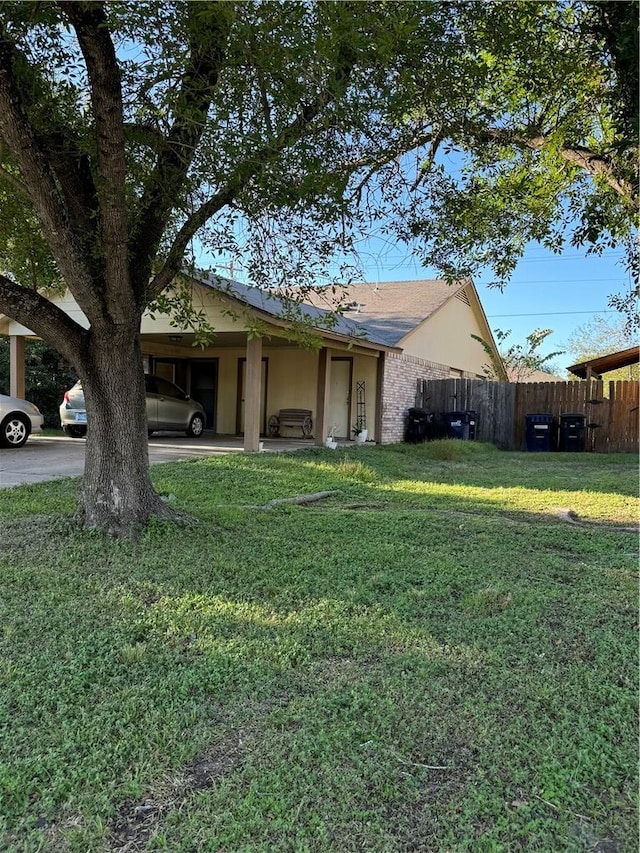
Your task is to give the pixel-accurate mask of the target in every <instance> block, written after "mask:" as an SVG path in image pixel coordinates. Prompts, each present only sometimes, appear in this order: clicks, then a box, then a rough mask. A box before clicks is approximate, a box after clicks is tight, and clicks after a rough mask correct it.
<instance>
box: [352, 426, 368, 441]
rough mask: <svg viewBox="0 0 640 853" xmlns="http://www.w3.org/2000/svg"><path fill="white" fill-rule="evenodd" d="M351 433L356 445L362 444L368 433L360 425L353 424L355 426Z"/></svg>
mask: <svg viewBox="0 0 640 853" xmlns="http://www.w3.org/2000/svg"><path fill="white" fill-rule="evenodd" d="M352 431H353V436H354V438H355V440H356V444H364V443H365V441H366V440H367V437H368V435H369V431H368V430H367V429H365V428H364V427H363V426H360V424H355V426H354V427H353V428H352Z"/></svg>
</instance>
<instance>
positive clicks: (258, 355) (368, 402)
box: [0, 273, 493, 451]
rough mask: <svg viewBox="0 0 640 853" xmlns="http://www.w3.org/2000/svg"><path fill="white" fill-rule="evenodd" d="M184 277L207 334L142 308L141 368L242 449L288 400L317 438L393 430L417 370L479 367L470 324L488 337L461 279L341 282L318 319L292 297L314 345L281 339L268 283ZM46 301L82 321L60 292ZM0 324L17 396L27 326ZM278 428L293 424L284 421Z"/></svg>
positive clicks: (282, 310)
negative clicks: (207, 337) (202, 338)
mask: <svg viewBox="0 0 640 853" xmlns="http://www.w3.org/2000/svg"><path fill="white" fill-rule="evenodd" d="M189 284H190V286H191V292H192V300H193V305H194V308H195V309H196V310H198V311H201V312H203V313H204V315H205V316H206V318H207V320H208V322H209V323H210V324H211V325H212V326H213V327H214V329H215V330H216V334H215V337H214V339H213V340H212V341H211V343H210V344H209V345H207V346H205V347H204V348H201V347H200V346H195V347H194V346H193V344H194V335H193V332H192V330H190V329H189V328H186V327H184V328H182V327H180V326H176V325H175V321H174V320H173V319H172V318H171V316H168V315H163V314H160V313H158V312H154V314H151V313H150V312H148V311H147V312H146V313H145V315H144V317H143V320H142V325H141V336H140V342H141V348H142V352H143V355H144V362H145V364H144V367H145V370H146V371H147V372H150V373H155V374H157V375H160V376H163V377H165V378H166V379H169V380H171V381H173V382H175V383H176V384H178V385H180V386H181V387H182V388H184V389H185V390H186V391H187V392H188V393H189V394H190V395H191V396H192V397H194V398H195V399H197V400H199V401H200V402H201V403H202V405H203V406H204V408H205V411H206V413H207V428H208V429H211V430H214V431H215V432H216V433H217V434H220V435H244V447H245V449H246V450H249V451H255V450H257V449H258V440H259V437H260V435H261V434H263V435H264V434H268V424H269V419H270V417H271V416H272V415H274V414H276V415H277V413H278V412H279V411H280V410H281V409H287V408H296V409H308V410H310V411H311V416H312V421H313V438H314V439H315V442H316V444H322V443H324V440H325V438H326V437H327V435H328V434H329V433H332V434H333V435H335V437H336V438H341V439H347V438H350V437H351V435H352V431H353V426H354V425H355V424H356V423H358V424H360V425H361V426H363V427H365V428H366V429H367V430H368V436H369V440H373V441H376V442H380V443H393V442H397V441H402V439H403V436H404V429H405V420H406V415H407V410H408V408H410V407H412V406H414V405H415V395H416V387H417V380H419V379H439V378H442V379H446V378H449V377H471V378H482V377H483V365H484V363H485V362H486V353H485V351H484V349H483V347H482V345H481V344H480V343H479V342H478V341H476V340H475V339H474V338H473V337H472V335H477V336H478V337H481V338H482V339H483V340H485V341H488V342H491V343H493V338H492V335H491V330H490V328H489V326H488V323H487V320H486V317H485V314H484V311H483V309H482V306H481V304H480V300H479V298H478V294H477V292H476V289H475V287H474V285H473V282H472V281H470V280H466V281H462V282H459V283H457V284H453V285H448V284H447V283H446V282H444V281H439V280H428V281H399V282H380V283H377V284H355V285H351V286H350V287H349V288H347V290H346V301H347V302H348V303H349V307H348V310H347V311H346V312H345V313H344V314H343V315H342V316H339V317H338V318H337V320H336V322H335V324H334V325H333V326H329V327H325V325H326V324H325V320H326V318H327V313H328V309H329V308H330V307H331V306H330V305H329V304H326V305H325V306H324V307H323V306H322V305H321V304H320V303H321V302H323V299H320V298H319V297H314V300H313V301H314V303H315V304H313V305H312V304H310V303H309V304H306V305H305V306H303V307H304V312H305V314H306V315H307V317H308V318H309V322H310V323H311V325H312V327H313V331H314V334H315V343H316V346H315V347H305V346H303V345H301V344H300V343H299V342H296V341H295V340H293V339H292V338H291V335H290V334H289V333H288V328H290V319H289V314H288V309H287V305H286V304H285V303H284V302H283V301H282V300H281V299H279V298H278V296H277V293H276V292H275V291H265V290H260V289H258V288H254V287H249V286H247V285H244V284H241V283H239V282H236V281H231V280H229V279H225V278H221V277H219V276H216V275H210V274H207V273H202V274H198V276H197V277H195V278H194V277H191V278H189ZM330 290H331V289H330V288H329V289H328V290H327V293H329V292H330ZM53 301H55V302H56V304H57V305H58V306H59V307H61V308H62V309H63V310H64V311H66V312H67V313H68V314H69V315H70V316H72V317H73V318H74V319H75V320H77V321H78V322H79V323H82V324H84V325H85V326H86V325H87V320H86V317H85V316H84V314H83V313H82V311H81V310H80V308H79V306H78V305H77V303H76V302H75V300H74V299H73V297H72V295H71V294H70V293H69V292H67V293H65V294H64V295H61V296H59V297H56V298H54V299H53ZM0 334H4V335H8V336H9V338H10V342H11V347H10V353H11V393H12V394H15V395H16V396H21V397H24V390H25V388H24V341H25V339H26V338H29V337H34V335H33V332H32V331H31V330H30V329H28V328H25V327H24V326H22V325H20V324H18V323H16V322H15V321H13V320H11V319H10V318H9V317H6V316H0ZM63 391H64V389H60V392H61V395H62V392H63ZM283 434H288V435H291V436H295V435H296V434H297V435H300V434H301V433H300V431H296V428H293V427H292V428H286V427H283Z"/></svg>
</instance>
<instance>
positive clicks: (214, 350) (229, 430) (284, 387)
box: [143, 341, 378, 440]
mask: <svg viewBox="0 0 640 853" xmlns="http://www.w3.org/2000/svg"><path fill="white" fill-rule="evenodd" d="M143 349H144V350H145V352H147V353H149V354H151V355H156V356H157V357H161V358H167V357H169V358H177V359H185V360H189V361H192V362H194V361H197V360H199V359H206V360H209V359H216V360H217V363H218V386H217V410H216V425H215V429H216V432H218V433H221V434H234V433H235V431H236V413H237V402H238V365H239V361H240V359H243V358H245V356H246V350H245V348H244V347H215V346H212V347H206V348H205V349H197V350H195V351H194V350H186V349H185V348H181V349H179V348H177V347H173V348H171V351H170V352H167V348H166V347H163V348H162V349H163V351H162V352H161V353H160V352H158V351H157V347H156V348H154V346H153V343H151V342H149V343H146V344H143ZM154 349H155V350H156V351H155V352H154ZM330 354H331V355H332V356H334V357H335V356H341V357H344V356H348V357H350V358H352V359H353V384H352V388H351V419H350V424H354V423H355V422H356V418H357V395H356V383H357V382H359V381H364V382H365V404H366V406H365V410H366V421H367V428H368V430H369V438H370V439H372V440H377V437H376V436H375V410H376V381H377V361H378V360H377V358H375V357H373V356H366V355H364V354H361V353H360V354H359V353H353V352H351V351H349V350H345V349H332V350H330ZM262 356H263V359H267V365H268V366H267V405H266V415H267V420H268V418H269V417H270V416H271V415H274V414H277V412H278V411H279V410H280V409H287V408H296V409H310V410H311V412H312V417H313V419H314V421H315V417H316V405H317V399H316V398H317V385H318V353H317V352H314V351H309V350H302V349H298V348H297V347H291V346H269V344H268V343H267V342H266V341H265V342H264V345H263V350H262ZM168 378H170V377H168ZM185 384H186V383H185ZM187 390H190V389H189V388H187ZM286 432H287V434H289V433H290V432H291V434H294V432H295V431H290V430H286Z"/></svg>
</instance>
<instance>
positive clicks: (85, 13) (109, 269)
mask: <svg viewBox="0 0 640 853" xmlns="http://www.w3.org/2000/svg"><path fill="white" fill-rule="evenodd" d="M58 5H59V6H60V8H61V9H62V11H63V12H64V14H65V15H66V17H67V18H68V20H69V21H70V22H71V24H72V25H73V27H74V29H75V31H76V36H77V38H78V43H79V45H80V49H81V50H82V54H83V56H84V59H85V63H86V66H87V74H88V76H89V84H90V86H91V103H92V109H93V116H94V120H95V140H96V151H97V163H98V173H99V176H100V180H99V183H98V187H97V190H98V199H99V209H100V226H101V232H102V233H101V243H102V245H103V252H102V256H103V261H104V269H105V276H104V278H105V286H106V293H105V297H106V308H107V310H108V313H109V315H110V316H111V318H112V319H114V320H115V321H116V322H117V321H118V319H122V320H125V321H126V320H129V319H130V317H129V314H130V312H131V309H132V308H133V309H134V310H135V305H134V303H133V301H132V300H131V304H130V305H129V304H127V303H128V302H129V300H125V299H123V296H124V293H125V292H126V291H127V290H128V287H127V286H126V284H127V283H128V278H129V262H128V245H127V243H128V223H127V204H126V195H125V184H126V160H125V135H124V124H123V104H122V86H121V80H120V68H119V66H118V61H117V58H116V52H115V48H114V46H113V42H112V40H111V35H110V33H109V29H108V27H107V19H106V15H105V12H104V7H103V4H102V3H77V2H65V3H59V4H58Z"/></svg>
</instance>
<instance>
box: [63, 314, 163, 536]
mask: <svg viewBox="0 0 640 853" xmlns="http://www.w3.org/2000/svg"><path fill="white" fill-rule="evenodd" d="M82 361H83V363H82V364H80V365H79V370H80V378H81V380H82V387H83V389H84V395H85V402H86V406H87V419H88V428H87V447H86V460H85V471H84V489H83V493H82V499H81V504H80V508H79V511H78V517H79V520H80V522H81V523H82V524H83V526H84V527H87V528H96V529H98V530H100V531H102V532H105V533H109V534H112V535H114V536H128V537H135V536H136V535H137V533H138V532H139V531H140V529H141V528H142V527H144V525H145V524H146V523H147V522H148V521H149V519H150V518H151V517H152V516H160V517H163V518H175V517H177V516H176V514H175V513H173V512H172V511H171V509H170V508H169V507H168V506H167V505H166V504H165V503H164V502H163V501H162V500H161V498H160V496H159V495H158V494H157V492H156V491H155V490H154V488H153V486H152V484H151V479H150V476H149V454H148V434H147V416H146V403H145V387H144V374H143V368H142V357H141V353H140V347H139V343H138V329H137V328H135V329H133V328H122V327H115V328H112V329H110V330H109V333H108V334H105V333H104V330H101V332H100V333H97V334H95V335H94V336H93V340H92V346H91V347H90V354H89V357H88V359H86V360H84V359H83V360H82Z"/></svg>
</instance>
